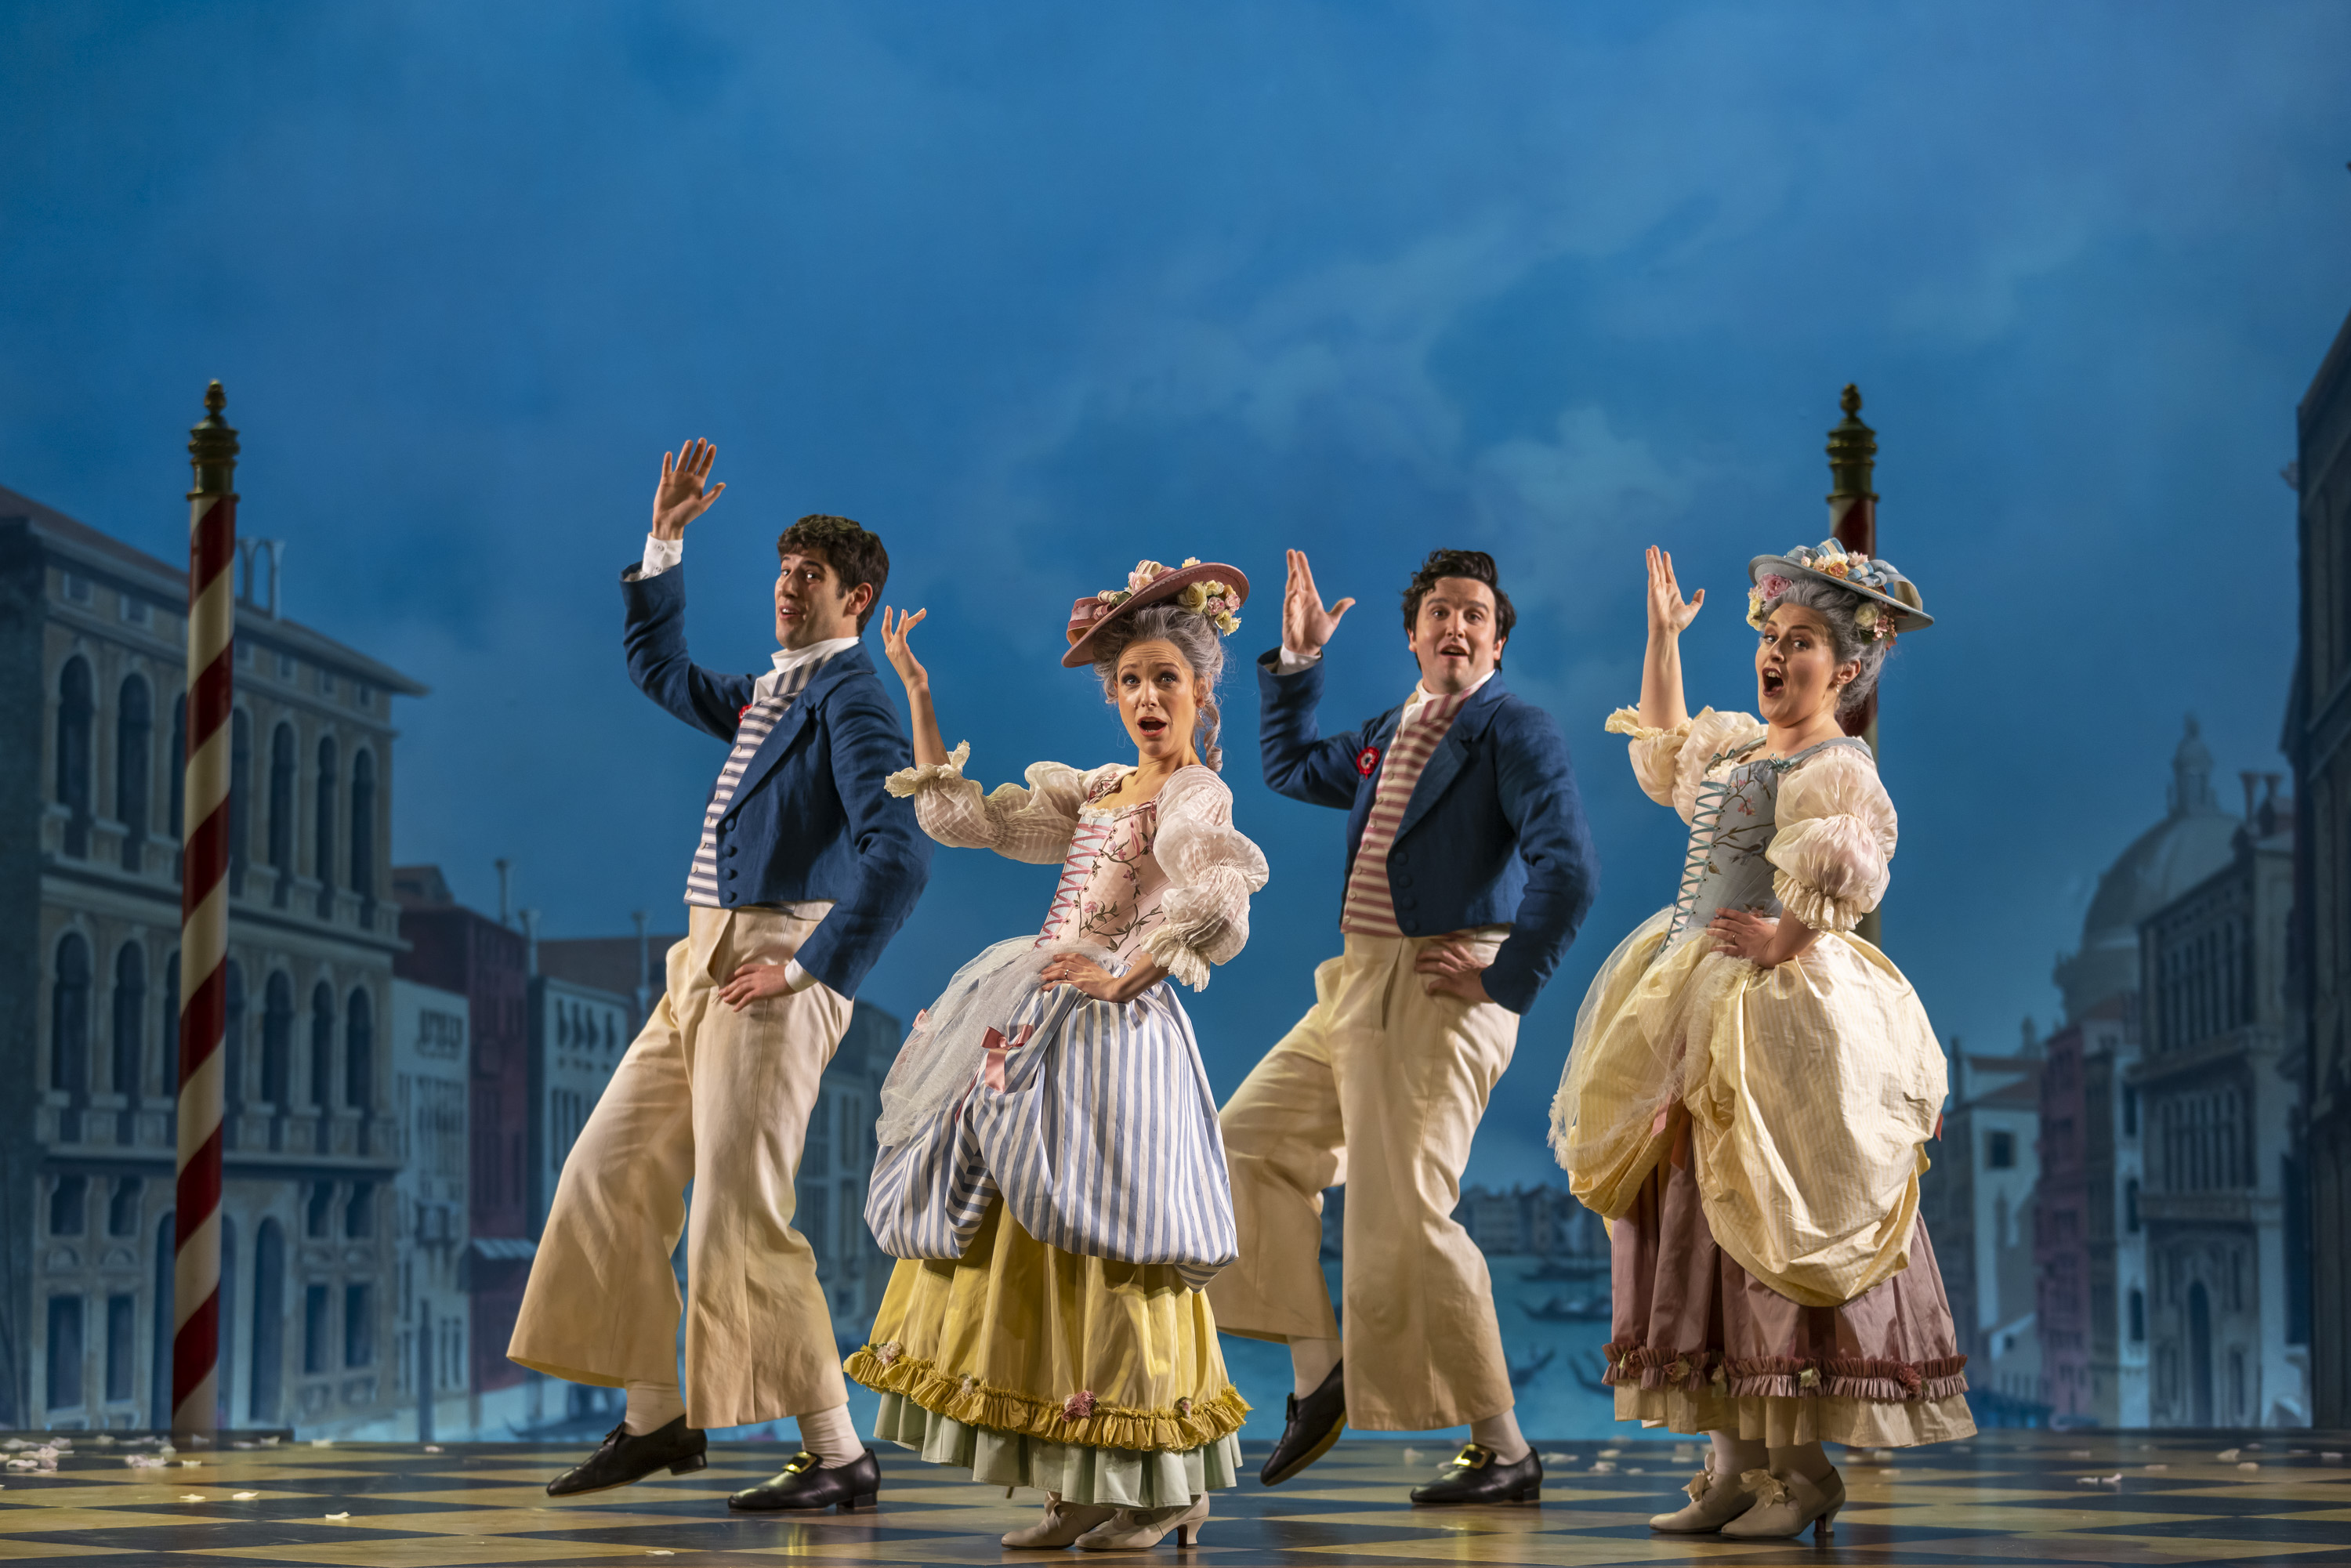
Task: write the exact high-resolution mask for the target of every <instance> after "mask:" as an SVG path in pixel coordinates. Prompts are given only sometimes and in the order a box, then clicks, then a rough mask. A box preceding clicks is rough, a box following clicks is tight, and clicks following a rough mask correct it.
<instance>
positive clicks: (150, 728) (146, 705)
mask: <svg viewBox="0 0 2351 1568" xmlns="http://www.w3.org/2000/svg"><path fill="white" fill-rule="evenodd" d="M154 733H155V708H154V704H153V703H152V701H151V700H150V698H149V695H148V692H147V678H146V677H145V676H144V675H125V676H124V677H123V678H122V693H121V695H120V698H119V699H118V701H117V704H116V712H115V718H114V815H115V820H116V821H120V823H121V824H122V869H123V870H125V871H137V870H138V869H139V864H140V861H141V858H142V852H143V851H144V850H145V848H146V843H147V785H148V781H149V780H150V779H152V778H153V777H154V776H155V758H154V756H153V755H152V747H151V746H150V744H149V742H150V740H151V739H152V737H153V735H154Z"/></svg>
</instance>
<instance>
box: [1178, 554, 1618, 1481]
mask: <svg viewBox="0 0 2351 1568" xmlns="http://www.w3.org/2000/svg"><path fill="white" fill-rule="evenodd" d="M1353 603H1354V601H1353V600H1352V599H1343V600H1341V601H1339V602H1338V603H1336V604H1334V605H1332V606H1329V607H1328V608H1325V607H1324V605H1323V603H1322V598H1321V596H1320V595H1319V594H1318V593H1317V592H1316V591H1315V588H1314V576H1313V572H1312V571H1311V569H1310V568H1309V567H1308V565H1307V562H1306V557H1305V555H1304V554H1303V553H1302V552H1301V551H1298V550H1291V551H1290V580H1289V586H1288V591H1287V592H1286V593H1285V594H1284V596H1283V600H1282V614H1281V647H1280V650H1279V651H1278V652H1273V653H1267V654H1266V655H1265V656H1264V657H1263V658H1262V659H1260V660H1259V662H1258V687H1259V694H1260V697H1261V700H1262V716H1261V718H1260V721H1259V746H1260V747H1261V749H1262V752H1263V758H1264V764H1265V780H1266V782H1267V783H1268V784H1270V785H1271V786H1272V787H1273V788H1274V789H1276V790H1277V791H1279V792H1280V793H1281V794H1284V795H1287V796H1289V797H1290V799H1291V800H1304V801H1308V802H1310V803H1311V804H1314V805H1318V806H1331V807H1334V808H1336V809H1338V810H1343V811H1345V812H1346V813H1347V814H1348V817H1347V847H1348V855H1347V880H1346V887H1345V892H1344V894H1343V899H1342V902H1341V905H1340V915H1339V929H1340V932H1341V934H1342V936H1343V946H1342V950H1341V953H1340V956H1338V957H1336V958H1332V959H1331V960H1329V961H1328V962H1326V963H1324V964H1322V966H1321V967H1318V968H1317V969H1316V970H1315V971H1314V998H1315V999H1314V1006H1313V1008H1312V1009H1311V1010H1310V1011H1309V1012H1308V1013H1307V1015H1306V1017H1305V1018H1304V1019H1301V1020H1300V1022H1299V1024H1298V1026H1297V1027H1296V1028H1295V1029H1293V1030H1290V1033H1289V1034H1288V1035H1287V1036H1286V1037H1284V1039H1283V1040H1281V1042H1280V1044H1279V1045H1277V1046H1275V1047H1274V1048H1273V1050H1272V1051H1270V1052H1269V1053H1268V1054H1267V1056H1266V1058H1265V1060H1264V1061H1260V1062H1259V1063H1258V1064H1257V1067H1256V1069H1255V1070H1254V1071H1251V1072H1250V1073H1249V1078H1248V1080H1247V1081H1246V1082H1243V1083H1242V1084H1241V1086H1240V1089H1239V1091H1238V1092H1236V1093H1235V1094H1234V1095H1233V1098H1232V1101H1231V1103H1228V1105H1226V1107H1225V1109H1224V1114H1223V1118H1222V1120H1223V1124H1224V1133H1225V1154H1226V1158H1227V1160H1228V1163H1229V1165H1230V1166H1231V1169H1232V1177H1233V1210H1234V1215H1235V1218H1237V1219H1238V1223H1239V1227H1240V1252H1241V1256H1240V1261H1239V1262H1238V1263H1237V1264H1235V1265H1234V1266H1233V1267H1231V1268H1229V1269H1227V1270H1225V1271H1224V1272H1223V1273H1222V1274H1219V1275H1218V1276H1217V1278H1216V1280H1215V1281H1214V1282H1213V1283H1211V1284H1210V1285H1209V1287H1208V1297H1209V1301H1210V1302H1211V1304H1212V1305H1214V1307H1215V1308H1216V1313H1217V1327H1218V1328H1221V1329H1224V1330H1225V1331H1227V1332H1228V1333H1238V1334H1246V1335H1249V1336H1250V1337H1251V1338H1256V1339H1270V1340H1276V1341H1280V1342H1282V1343H1287V1344H1288V1345H1289V1346H1290V1370H1291V1374H1292V1376H1293V1378H1294V1381H1295V1387H1294V1390H1293V1392H1292V1393H1291V1395H1290V1405H1289V1419H1288V1423H1287V1425H1286V1426H1285V1427H1284V1429H1283V1431H1282V1434H1281V1438H1280V1441H1279V1442H1278V1443H1276V1444H1275V1445H1274V1448H1273V1453H1272V1455H1271V1456H1270V1458H1268V1459H1267V1460H1266V1463H1265V1469H1264V1471H1263V1479H1264V1481H1265V1483H1266V1484H1267V1485H1268V1486H1273V1485H1277V1484H1279V1483H1280V1482H1282V1481H1285V1480H1287V1479H1290V1477H1291V1476H1294V1475H1296V1474H1297V1473H1298V1472H1299V1471H1301V1470H1302V1469H1305V1468H1306V1467H1307V1466H1308V1465H1311V1464H1312V1463H1313V1462H1314V1461H1315V1460H1316V1459H1318V1458H1322V1455H1323V1453H1325V1452H1326V1451H1327V1450H1328V1449H1329V1448H1330V1447H1331V1445H1332V1443H1333V1442H1335V1441H1336V1440H1337V1439H1338V1436H1339V1433H1340V1432H1341V1430H1343V1428H1344V1427H1346V1425H1347V1423H1348V1422H1350V1421H1353V1423H1354V1424H1355V1425H1357V1426H1359V1427H1371V1428H1374V1429H1375V1430H1381V1431H1424V1430H1427V1429H1429V1428H1432V1427H1456V1426H1460V1425H1463V1424H1465V1423H1466V1424H1467V1425H1468V1427H1469V1433H1470V1441H1469V1443H1468V1445H1467V1446H1466V1447H1465V1448H1463V1449H1462V1450H1461V1453H1460V1455H1459V1456H1458V1458H1455V1459H1454V1461H1453V1463H1452V1464H1451V1466H1449V1467H1448V1468H1447V1470H1446V1471H1445V1472H1444V1473H1443V1474H1441V1475H1439V1476H1438V1477H1437V1479H1435V1480H1434V1481H1433V1482H1431V1483H1430V1484H1429V1485H1427V1486H1424V1487H1422V1488H1420V1489H1418V1490H1416V1491H1415V1492H1414V1493H1413V1494H1412V1497H1413V1501H1415V1502H1416V1503H1425V1504H1426V1503H1475V1502H1510V1501H1533V1500H1537V1499H1539V1497H1540V1496H1541V1485H1542V1465H1541V1461H1540V1460H1538V1459H1537V1458H1536V1457H1535V1454H1534V1451H1533V1449H1532V1448H1530V1447H1529V1446H1528V1444H1527V1441H1526V1439H1525V1437H1522V1436H1521V1435H1520V1432H1519V1426H1518V1420H1517V1417H1516V1416H1513V1415H1512V1414H1511V1407H1512V1405H1513V1403H1514V1400H1513V1397H1512V1395H1511V1392H1510V1364H1509V1362H1508V1360H1507V1359H1506V1358H1505V1357H1504V1355H1503V1352H1502V1338H1501V1333H1500V1330H1499V1326H1498V1325H1497V1324H1496V1322H1495V1321H1494V1301H1493V1292H1492V1287H1491V1284H1490V1282H1489V1280H1488V1278H1487V1274H1486V1261H1485V1258H1484V1256H1483V1255H1482V1254H1481V1253H1479V1250H1478V1246H1477V1243H1476V1242H1474V1241H1472V1240H1471V1239H1469V1236H1468V1233H1467V1232H1466V1231H1464V1230H1463V1229H1462V1228H1461V1227H1460V1226H1458V1225H1457V1224H1456V1223H1454V1220H1453V1207H1454V1205H1455V1204H1456V1203H1457V1202H1458V1201H1459V1198H1460V1196H1461V1171H1462V1167H1463V1166H1465V1165H1466V1164H1468V1159H1469V1144H1470V1140H1471V1138H1472V1137H1473V1136H1474V1135H1475V1134H1476V1133H1477V1130H1478V1122H1479V1118H1480V1117H1481V1116H1482V1115H1484V1113H1485V1110H1486V1101H1487V1098H1488V1096H1489V1095H1490V1094H1491V1093H1492V1092H1493V1089H1494V1083H1495V1081H1496V1080H1497V1079H1499V1078H1500V1077H1501V1075H1502V1070H1503V1069H1504V1068H1506V1067H1508V1066H1509V1065H1510V1051H1511V1049H1512V1047H1513V1046H1514V1045H1515V1044H1516V1042H1517V1040H1518V1030H1519V1016H1520V1014H1521V1013H1524V1012H1525V1011H1526V1010H1527V1009H1528V1008H1530V1007H1531V1006H1533V1005H1534V999H1535V997H1536V995H1537V994H1538V993H1539V992H1540V991H1541V989H1542V987H1543V982H1544V981H1546V980H1548V979H1550V978H1551V977H1552V971H1553V970H1555V969H1557V968H1558V967H1559V961H1560V958H1561V956H1562V955H1564V954H1565V953H1566V951H1567V947H1568V944H1569V943H1571V942H1573V940H1574V939H1575V931H1576V927H1577V926H1578V925H1581V924H1582V922H1583V916H1584V914H1585V912H1586V911H1588V910H1589V909H1590V908H1591V907H1592V896H1593V883H1594V876H1595V873H1596V866H1595V862H1594V861H1593V852H1592V840H1591V835H1590V834H1589V833H1588V832H1587V831H1586V830H1585V828H1584V824H1583V805H1582V803H1581V802H1580V801H1579V800H1578V799H1577V797H1576V790H1575V772H1574V769H1573V768H1572V767H1571V766H1570V765H1569V762H1568V756H1567V745H1566V742H1565V741H1563V740H1562V738H1561V737H1560V732H1559V727H1558V726H1557V725H1556V724H1554V723H1552V718H1551V716H1550V715H1549V714H1546V713H1545V712H1543V711H1542V710H1541V708H1539V707H1536V706H1534V705H1533V704H1531V703H1529V702H1527V701H1525V700H1523V699H1522V698H1520V697H1519V696H1517V695H1513V694H1512V693H1511V692H1510V691H1509V690H1508V689H1507V688H1506V687H1505V686H1504V685H1502V677H1501V674H1500V667H1501V662H1502V649H1503V645H1504V644H1505V643H1508V642H1509V641H1510V628H1511V625H1512V622H1513V621H1514V619H1515V612H1514V611H1513V610H1512V609H1511V606H1510V595H1508V594H1507V593H1504V592H1503V591H1502V589H1501V584H1500V583H1499V580H1497V578H1496V575H1495V570H1494V561H1493V558H1492V557H1490V556H1489V555H1486V554H1485V553H1484V552H1482V551H1479V550H1438V551H1437V552H1435V553H1434V554H1432V555H1431V556H1430V557H1429V558H1428V560H1427V562H1426V564H1425V565H1424V566H1423V567H1422V568H1421V569H1420V570H1419V571H1418V572H1416V573H1415V574H1414V576H1413V579H1412V581H1411V583H1410V584H1409V585H1408V586H1407V587H1406V588H1405V595H1404V626H1405V643H1406V646H1407V647H1408V648H1409V649H1410V650H1411V652H1412V654H1413V656H1414V658H1415V659H1416V661H1417V662H1418V664H1419V665H1420V680H1419V682H1418V683H1417V684H1416V685H1415V686H1414V688H1413V691H1412V694H1411V695H1410V696H1409V697H1407V698H1406V699H1405V702H1404V703H1403V704H1402V705H1400V706H1396V707H1393V708H1390V709H1389V710H1388V711H1387V712H1385V713H1384V714H1382V715H1380V716H1378V717H1377V718H1374V719H1372V720H1370V721H1369V722H1368V723H1366V724H1364V725H1363V726H1361V727H1357V728H1355V729H1353V730H1349V731H1348V732H1346V733H1345V734H1343V735H1334V736H1328V737H1326V736H1323V735H1322V734H1321V733H1320V730H1319V728H1318V727H1317V725H1316V721H1315V714H1314V710H1315V706H1316V704H1317V702H1318V701H1319V699H1320V698H1321V696H1322V649H1323V644H1324V643H1327V642H1328V641H1329V640H1330V637H1331V633H1332V630H1333V629H1334V628H1335V627H1336V626H1337V625H1338V623H1339V619H1340V617H1341V616H1343V615H1344V614H1345V613H1346V612H1347V611H1348V609H1349V608H1350V607H1351V606H1352V605H1353ZM1341 1184H1344V1185H1345V1186H1346V1188H1347V1207H1346V1222H1345V1239H1344V1248H1345V1259H1344V1264H1343V1268H1344V1274H1345V1278H1344V1280H1343V1283H1342V1286H1341V1294H1342V1296H1343V1301H1344V1305H1345V1328H1344V1336H1343V1338H1342V1332H1341V1327H1340V1324H1339V1322H1338V1321H1337V1320H1336V1319H1335V1318H1334V1317H1333V1315H1332V1310H1331V1291H1330V1286H1329V1284H1328V1282H1327V1281H1325V1280H1324V1278H1323V1275H1322V1189H1323V1188H1325V1187H1328V1186H1339V1185H1341Z"/></svg>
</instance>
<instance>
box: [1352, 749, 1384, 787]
mask: <svg viewBox="0 0 2351 1568" xmlns="http://www.w3.org/2000/svg"><path fill="white" fill-rule="evenodd" d="M1379 765H1380V748H1379V747H1376V746H1366V747H1364V749H1363V751H1362V753H1361V754H1360V755H1359V756H1357V757H1356V758H1355V771H1356V772H1358V773H1360V774H1362V775H1363V776H1364V778H1366V779H1369V778H1370V777H1371V776H1372V769H1373V768H1377V767H1378V766H1379Z"/></svg>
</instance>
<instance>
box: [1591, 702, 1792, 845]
mask: <svg viewBox="0 0 2351 1568" xmlns="http://www.w3.org/2000/svg"><path fill="white" fill-rule="evenodd" d="M1607 731H1608V733H1609V734H1610V735H1622V736H1626V737H1630V739H1631V741H1632V749H1633V777H1634V778H1635V779H1638V780H1639V781H1640V784H1641V792H1642V793H1643V794H1645V795H1646V796H1648V798H1649V799H1650V800H1655V801H1656V803H1657V804H1658V805H1660V806H1671V807H1672V808H1673V809H1674V810H1677V811H1678V812H1680V813H1681V819H1682V821H1685V822H1687V821H1689V820H1690V819H1691V817H1693V816H1695V815H1696V814H1697V812H1698V786H1699V785H1701V784H1703V783H1704V782H1705V781H1706V768H1707V764H1708V763H1709V762H1711V761H1713V760H1714V758H1716V757H1718V756H1719V755H1720V754H1722V753H1723V752H1726V751H1735V750H1737V749H1738V748H1739V747H1742V746H1744V745H1746V744H1747V743H1748V742H1749V741H1750V740H1753V739H1754V738H1755V737H1757V736H1760V735H1761V734H1762V733H1763V726H1762V725H1761V724H1760V723H1758V722H1757V721H1756V720H1755V719H1754V718H1752V717H1751V716H1749V715H1746V714H1743V713H1718V712H1716V711H1715V710H1714V709H1712V708H1701V709H1700V710H1698V713H1697V714H1696V715H1694V716H1691V717H1689V718H1686V719H1684V720H1683V721H1682V722H1681V723H1679V724H1677V725H1676V726H1675V727H1673V728H1671V729H1653V728H1651V727H1648V726H1646V725H1645V724H1643V723H1642V722H1641V712H1640V710H1639V709H1638V708H1629V707H1620V708H1618V709H1617V710H1616V711H1615V712H1614V713H1613V714H1610V715H1609V716H1608V725H1607Z"/></svg>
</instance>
